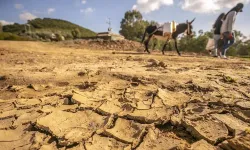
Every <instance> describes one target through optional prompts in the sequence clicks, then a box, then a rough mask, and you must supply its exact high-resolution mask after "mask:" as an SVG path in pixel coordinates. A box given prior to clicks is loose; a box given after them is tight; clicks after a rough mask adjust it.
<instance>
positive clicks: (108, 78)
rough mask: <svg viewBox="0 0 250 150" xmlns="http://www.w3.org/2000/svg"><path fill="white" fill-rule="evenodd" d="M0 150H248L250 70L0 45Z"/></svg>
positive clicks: (234, 62) (235, 62)
mask: <svg viewBox="0 0 250 150" xmlns="http://www.w3.org/2000/svg"><path fill="white" fill-rule="evenodd" d="M0 68H1V69H0V150H9V149H10V150H12V149H18V150H27V149H32V150H36V149H41V150H54V149H55V150H56V149H60V150H63V149H70V150H80V149H81V150H82V149H85V150H117V149H120V150H131V149H136V150H137V149H138V150H168V149H169V150H175V149H176V150H210V149H211V150H216V149H225V150H234V149H235V150H249V149H250V134H249V133H250V130H249V126H250V98H249V97H250V61H249V60H242V59H238V58H233V59H230V60H221V59H216V58H210V57H204V56H191V55H184V56H182V57H179V56H176V54H175V52H174V53H167V55H165V56H163V55H161V54H160V53H157V52H154V53H152V54H151V55H148V54H143V53H137V52H135V51H134V52H133V51H126V52H125V51H110V50H88V49H84V48H82V49H81V48H80V47H79V45H78V46H77V47H74V46H72V45H71V46H70V47H63V46H62V44H55V43H40V42H10V41H0Z"/></svg>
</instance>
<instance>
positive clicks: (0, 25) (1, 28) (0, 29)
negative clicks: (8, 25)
mask: <svg viewBox="0 0 250 150" xmlns="http://www.w3.org/2000/svg"><path fill="white" fill-rule="evenodd" d="M1 32H3V25H2V23H1V22H0V33H1Z"/></svg>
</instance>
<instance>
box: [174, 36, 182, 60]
mask: <svg viewBox="0 0 250 150" xmlns="http://www.w3.org/2000/svg"><path fill="white" fill-rule="evenodd" d="M174 45H175V48H176V51H177V53H178V55H179V56H181V53H180V51H179V49H178V46H177V39H174Z"/></svg>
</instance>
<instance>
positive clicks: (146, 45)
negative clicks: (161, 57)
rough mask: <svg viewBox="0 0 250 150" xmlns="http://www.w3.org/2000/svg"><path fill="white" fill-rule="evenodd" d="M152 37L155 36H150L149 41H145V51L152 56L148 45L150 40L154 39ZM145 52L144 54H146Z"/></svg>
mask: <svg viewBox="0 0 250 150" xmlns="http://www.w3.org/2000/svg"><path fill="white" fill-rule="evenodd" d="M152 36H153V35H150V36H149V37H148V39H147V40H146V41H145V43H144V44H145V47H146V49H145V51H147V52H148V53H149V54H150V51H149V50H148V44H149V42H150V39H151V38H152ZM145 51H144V52H145Z"/></svg>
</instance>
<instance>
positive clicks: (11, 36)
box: [0, 32, 31, 41]
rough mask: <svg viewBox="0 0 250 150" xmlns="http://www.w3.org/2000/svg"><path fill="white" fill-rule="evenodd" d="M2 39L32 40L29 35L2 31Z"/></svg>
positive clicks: (0, 34) (0, 36)
mask: <svg viewBox="0 0 250 150" xmlns="http://www.w3.org/2000/svg"><path fill="white" fill-rule="evenodd" d="M0 40H11V41H30V40H31V39H30V38H28V37H21V36H18V35H16V34H12V33H8V32H2V33H0Z"/></svg>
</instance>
